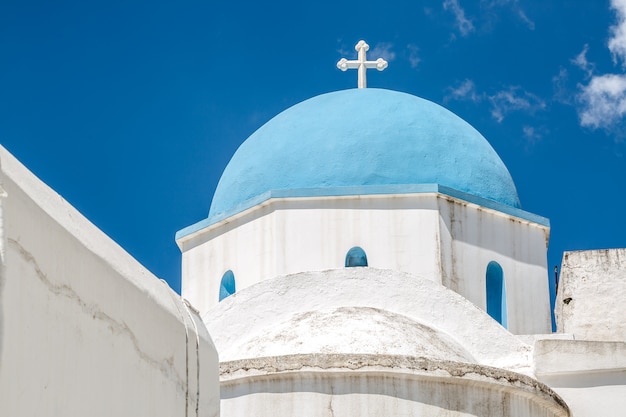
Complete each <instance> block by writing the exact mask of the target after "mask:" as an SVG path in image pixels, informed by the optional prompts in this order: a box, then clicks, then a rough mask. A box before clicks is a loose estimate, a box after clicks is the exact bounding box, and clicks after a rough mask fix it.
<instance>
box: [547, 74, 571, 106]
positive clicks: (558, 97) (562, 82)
mask: <svg viewBox="0 0 626 417" xmlns="http://www.w3.org/2000/svg"><path fill="white" fill-rule="evenodd" d="M568 81H569V72H568V71H567V69H565V68H563V67H561V68H560V69H559V73H558V74H557V75H555V76H554V77H552V88H553V89H554V97H553V99H554V101H557V102H559V103H563V104H569V105H571V104H574V100H573V98H574V96H575V94H573V92H572V90H571V89H570V88H569V87H568V85H567V84H568Z"/></svg>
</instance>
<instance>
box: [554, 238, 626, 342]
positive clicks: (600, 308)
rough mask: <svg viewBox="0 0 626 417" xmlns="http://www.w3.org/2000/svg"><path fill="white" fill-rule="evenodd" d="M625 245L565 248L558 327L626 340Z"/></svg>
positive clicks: (584, 335)
mask: <svg viewBox="0 0 626 417" xmlns="http://www.w3.org/2000/svg"><path fill="white" fill-rule="evenodd" d="M625 299H626V249H605V250H590V251H578V252H566V253H565V254H564V255H563V263H562V266H561V274H560V283H559V289H558V293H557V297H556V304H555V315H556V320H557V331H559V332H561V333H572V334H573V335H574V337H575V338H576V339H586V340H606V341H611V340H612V341H626V320H624V318H625V317H626V303H624V300H625Z"/></svg>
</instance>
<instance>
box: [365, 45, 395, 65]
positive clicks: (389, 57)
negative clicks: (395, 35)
mask: <svg viewBox="0 0 626 417" xmlns="http://www.w3.org/2000/svg"><path fill="white" fill-rule="evenodd" d="M367 55H368V59H378V58H382V59H384V60H385V61H388V62H391V61H393V60H395V59H396V53H395V52H394V51H393V44H392V43H391V42H378V43H377V44H376V45H374V47H373V48H371V49H370V50H369V51H368V52H367ZM370 57H371V58H370Z"/></svg>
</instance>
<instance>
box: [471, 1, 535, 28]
mask: <svg viewBox="0 0 626 417" xmlns="http://www.w3.org/2000/svg"><path fill="white" fill-rule="evenodd" d="M481 3H482V4H483V5H486V7H487V8H489V9H492V8H494V7H496V6H499V7H504V6H506V7H509V8H510V9H511V10H512V11H513V13H515V15H516V16H517V17H518V18H519V19H520V20H521V21H522V22H524V23H525V24H526V26H528V28H529V29H530V30H534V29H535V22H533V21H532V20H531V19H530V18H529V17H528V15H527V14H526V12H525V11H524V9H522V7H521V6H520V5H519V0H481Z"/></svg>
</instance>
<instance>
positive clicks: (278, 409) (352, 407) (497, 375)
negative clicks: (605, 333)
mask: <svg viewBox="0 0 626 417" xmlns="http://www.w3.org/2000/svg"><path fill="white" fill-rule="evenodd" d="M222 407H223V410H224V413H225V415H228V416H231V417H240V416H241V417H243V416H252V415H254V416H258V417H262V416H268V417H287V416H289V417H291V416H294V415H297V416H302V417H333V416H355V415H358V416H438V417H470V416H480V417H484V416H489V417H496V416H497V417H557V416H558V417H570V416H571V414H570V412H569V409H568V407H567V405H565V404H564V403H563V401H562V400H561V398H559V396H558V395H556V394H555V393H554V392H553V391H552V390H550V389H549V388H548V387H546V386H545V385H543V384H540V383H538V382H537V381H535V380H534V379H532V378H529V377H525V376H523V375H519V374H515V373H513V372H508V371H503V370H498V369H494V368H486V367H481V366H477V365H468V364H461V363H455V362H450V361H441V362H440V361H432V360H425V359H420V358H410V357H408V358H407V357H402V356H385V355H376V356H361V355H359V356H355V355H327V354H321V355H294V356H289V357H270V358H261V359H258V360H245V361H235V362H227V363H225V364H223V365H222Z"/></svg>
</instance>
